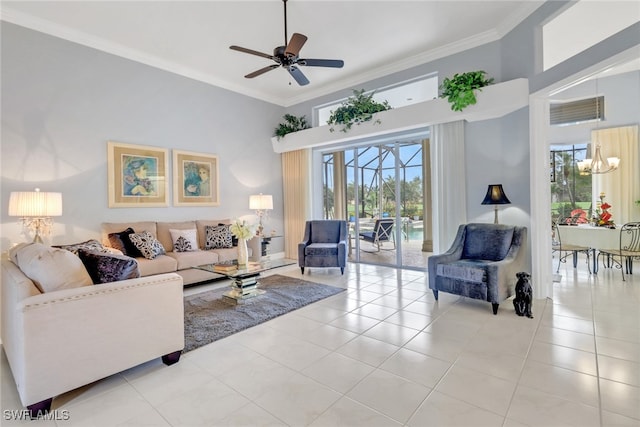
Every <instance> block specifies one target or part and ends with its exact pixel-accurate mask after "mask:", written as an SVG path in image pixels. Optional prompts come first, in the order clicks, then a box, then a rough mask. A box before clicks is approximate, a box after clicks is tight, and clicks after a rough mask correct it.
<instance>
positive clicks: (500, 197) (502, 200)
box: [482, 184, 511, 224]
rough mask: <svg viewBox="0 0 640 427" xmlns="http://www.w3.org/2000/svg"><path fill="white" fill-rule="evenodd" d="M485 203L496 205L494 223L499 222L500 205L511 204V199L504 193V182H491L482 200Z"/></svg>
mask: <svg viewBox="0 0 640 427" xmlns="http://www.w3.org/2000/svg"><path fill="white" fill-rule="evenodd" d="M482 204H483V205H495V217H494V220H493V223H494V224H498V205H510V204H511V200H509V198H508V197H507V195H506V194H504V190H503V189H502V184H489V188H487V194H486V195H485V196H484V200H483V201H482Z"/></svg>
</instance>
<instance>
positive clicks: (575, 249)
mask: <svg viewBox="0 0 640 427" xmlns="http://www.w3.org/2000/svg"><path fill="white" fill-rule="evenodd" d="M558 224H568V223H567V222H565V221H564V220H562V219H561V220H559V222H555V221H553V222H551V227H552V231H551V253H552V254H553V253H555V252H558V267H557V268H556V273H559V272H560V263H561V262H566V261H567V257H568V256H569V255H572V256H573V268H576V267H577V266H578V254H579V253H584V254H585V255H587V269H588V270H589V274H591V266H590V264H589V256H590V254H591V251H592V249H591V248H590V247H588V246H581V245H573V244H567V243H565V244H563V243H562V236H561V233H560V229H561V228H563V227H570V225H562V226H559V225H558Z"/></svg>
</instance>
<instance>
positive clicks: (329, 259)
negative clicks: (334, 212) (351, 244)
mask: <svg viewBox="0 0 640 427" xmlns="http://www.w3.org/2000/svg"><path fill="white" fill-rule="evenodd" d="M298 265H299V266H300V269H301V270H302V274H304V268H305V267H339V268H340V272H341V273H342V274H344V268H345V266H346V265H347V221H342V220H316V221H307V222H306V224H305V229H304V239H303V241H302V242H301V243H299V244H298Z"/></svg>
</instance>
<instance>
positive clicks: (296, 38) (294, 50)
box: [284, 33, 307, 56]
mask: <svg viewBox="0 0 640 427" xmlns="http://www.w3.org/2000/svg"><path fill="white" fill-rule="evenodd" d="M306 42H307V36H305V35H304V34H300V33H293V35H292V36H291V40H289V44H288V45H287V47H286V48H285V49H284V54H285V55H287V56H298V54H299V53H300V49H302V46H304V44H305V43H306Z"/></svg>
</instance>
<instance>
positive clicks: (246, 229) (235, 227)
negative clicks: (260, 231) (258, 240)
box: [229, 219, 256, 266]
mask: <svg viewBox="0 0 640 427" xmlns="http://www.w3.org/2000/svg"><path fill="white" fill-rule="evenodd" d="M229 230H230V231H231V234H233V235H234V236H236V238H237V239H238V265H239V266H244V265H247V264H248V263H249V249H248V248H247V240H248V239H251V238H252V237H253V236H255V235H256V226H255V224H249V223H248V222H247V221H244V220H242V221H241V220H239V219H236V220H235V221H233V223H232V224H231V227H229Z"/></svg>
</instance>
